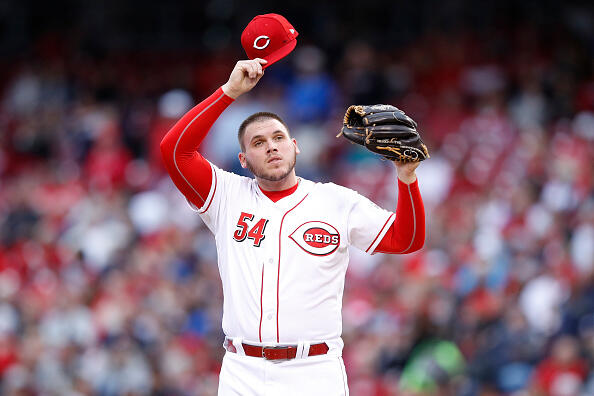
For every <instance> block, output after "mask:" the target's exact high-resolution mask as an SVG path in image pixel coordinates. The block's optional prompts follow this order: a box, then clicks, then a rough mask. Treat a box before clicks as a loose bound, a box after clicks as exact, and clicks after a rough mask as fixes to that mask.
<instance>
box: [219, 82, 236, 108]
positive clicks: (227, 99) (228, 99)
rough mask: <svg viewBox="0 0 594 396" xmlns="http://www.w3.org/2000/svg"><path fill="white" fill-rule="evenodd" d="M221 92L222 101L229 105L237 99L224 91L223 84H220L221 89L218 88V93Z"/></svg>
mask: <svg viewBox="0 0 594 396" xmlns="http://www.w3.org/2000/svg"><path fill="white" fill-rule="evenodd" d="M219 92H221V93H222V94H223V97H222V98H221V102H223V103H225V104H226V105H227V106H229V105H230V104H231V103H233V102H234V101H235V99H233V98H232V97H231V96H228V95H227V94H226V93H225V91H223V86H220V87H219V89H217V91H216V93H219Z"/></svg>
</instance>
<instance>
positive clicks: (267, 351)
mask: <svg viewBox="0 0 594 396" xmlns="http://www.w3.org/2000/svg"><path fill="white" fill-rule="evenodd" d="M241 345H242V346H243V351H244V352H245V354H246V356H252V357H260V358H264V359H266V360H286V359H295V357H296V356H297V346H296V345H285V346H270V347H268V346H265V347H262V346H257V345H250V344H244V343H242V344H241ZM328 349H330V348H329V347H328V345H327V344H326V343H325V342H322V343H321V344H313V345H310V347H309V353H308V355H307V356H316V355H325V354H326V353H328ZM229 350H230V351H231V352H235V348H230V349H229Z"/></svg>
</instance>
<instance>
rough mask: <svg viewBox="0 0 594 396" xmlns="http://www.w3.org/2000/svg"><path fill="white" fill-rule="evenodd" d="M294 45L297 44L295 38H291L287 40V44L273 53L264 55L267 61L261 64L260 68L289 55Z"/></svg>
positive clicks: (264, 67)
mask: <svg viewBox="0 0 594 396" xmlns="http://www.w3.org/2000/svg"><path fill="white" fill-rule="evenodd" d="M296 45H297V40H296V39H293V40H291V41H289V42H288V43H287V44H285V45H284V46H282V47H281V48H279V49H277V50H276V51H274V52H273V53H271V54H269V55H268V56H265V57H264V59H266V60H267V61H268V63H266V64H265V65H262V68H263V69H266V68H267V67H268V66H270V65H272V64H273V63H275V62H278V61H279V60H281V59H283V58H284V57H285V56H287V55H289V54H290V53H291V51H293V50H294V49H295V46H296Z"/></svg>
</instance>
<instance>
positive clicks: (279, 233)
mask: <svg viewBox="0 0 594 396" xmlns="http://www.w3.org/2000/svg"><path fill="white" fill-rule="evenodd" d="M308 195H309V194H306V195H305V197H303V199H302V200H301V201H299V203H298V204H297V205H295V206H293V207H292V208H291V209H289V210H287V211H286V212H285V214H284V215H283V218H282V219H281V222H280V228H279V230H278V271H277V273H276V342H280V341H279V336H278V309H279V303H278V296H279V292H278V290H279V287H280V258H281V233H282V232H283V221H284V220H285V216H286V215H287V214H288V213H289V212H290V211H292V210H293V209H295V208H296V207H297V206H299V204H301V202H303V200H304V199H305V198H307V196H308Z"/></svg>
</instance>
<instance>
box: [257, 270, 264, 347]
mask: <svg viewBox="0 0 594 396" xmlns="http://www.w3.org/2000/svg"><path fill="white" fill-rule="evenodd" d="M263 294H264V263H262V286H260V328H259V329H258V337H260V342H262V295H263Z"/></svg>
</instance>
